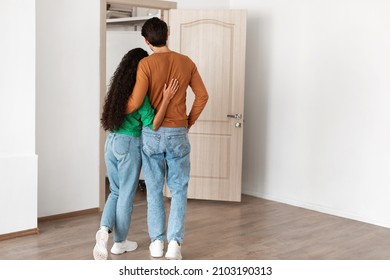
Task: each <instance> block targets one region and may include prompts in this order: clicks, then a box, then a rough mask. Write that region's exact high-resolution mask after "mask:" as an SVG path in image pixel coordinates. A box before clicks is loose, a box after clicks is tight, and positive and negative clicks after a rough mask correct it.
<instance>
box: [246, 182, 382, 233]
mask: <svg viewBox="0 0 390 280" xmlns="http://www.w3.org/2000/svg"><path fill="white" fill-rule="evenodd" d="M242 193H243V194H246V195H251V196H255V197H258V198H263V199H266V200H271V201H275V202H280V203H284V204H288V205H292V206H296V207H301V208H304V209H308V210H313V211H317V212H321V213H324V214H329V215H334V216H337V217H342V218H346V219H350V220H356V221H359V222H364V223H368V224H373V225H376V226H381V227H386V228H390V221H381V220H377V219H372V218H370V217H364V216H359V215H355V214H353V213H349V212H347V211H342V210H339V209H333V208H331V207H327V206H326V205H317V204H313V203H310V202H307V201H298V200H295V199H290V198H288V197H282V196H273V195H269V194H265V193H261V192H257V191H253V190H243V192H242Z"/></svg>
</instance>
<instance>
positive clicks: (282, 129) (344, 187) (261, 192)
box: [230, 0, 390, 227]
mask: <svg viewBox="0 0 390 280" xmlns="http://www.w3.org/2000/svg"><path fill="white" fill-rule="evenodd" d="M230 6H231V8H243V9H248V33H247V34H248V38H247V61H246V62H247V67H246V73H247V80H246V102H245V139H244V143H245V144H244V167H243V180H244V181H243V185H244V192H245V193H247V194H252V195H255V196H259V197H264V198H266V199H271V200H276V201H280V202H285V203H288V204H293V205H297V206H302V207H305V208H309V209H314V210H319V211H323V212H326V213H330V214H335V215H339V216H343V217H347V218H352V219H356V220H361V221H364V222H368V223H373V224H377V225H382V226H386V227H390V203H389V199H388V197H390V188H389V186H390V172H389V167H390V145H389V143H390V110H389V109H388V107H389V104H390V94H389V92H390V79H389V73H390V52H389V49H390V33H389V30H390V18H389V17H388V11H389V10H390V3H389V2H388V1H384V0H383V1H381V0H370V1H368V0H362V1H346V0H345V1H339V0H330V1H329V0H327V1H325V0H323V1H305V0H294V1H283V0H256V1H250V0H231V1H230Z"/></svg>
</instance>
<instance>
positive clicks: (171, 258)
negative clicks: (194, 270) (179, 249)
mask: <svg viewBox="0 0 390 280" xmlns="http://www.w3.org/2000/svg"><path fill="white" fill-rule="evenodd" d="M165 258H166V259H167V260H182V259H183V257H182V256H169V255H165Z"/></svg>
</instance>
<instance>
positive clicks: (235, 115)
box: [227, 114, 242, 119]
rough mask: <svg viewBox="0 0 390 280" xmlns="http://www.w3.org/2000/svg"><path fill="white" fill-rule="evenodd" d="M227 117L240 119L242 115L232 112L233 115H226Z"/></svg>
mask: <svg viewBox="0 0 390 280" xmlns="http://www.w3.org/2000/svg"><path fill="white" fill-rule="evenodd" d="M227 117H228V118H233V119H241V118H242V115H241V114H234V115H227Z"/></svg>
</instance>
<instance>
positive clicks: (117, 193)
mask: <svg viewBox="0 0 390 280" xmlns="http://www.w3.org/2000/svg"><path fill="white" fill-rule="evenodd" d="M104 159H105V162H106V168H107V176H108V179H109V181H110V191H111V192H110V195H109V196H108V198H107V201H106V204H105V206H104V210H103V214H102V218H101V221H100V227H102V226H105V227H108V228H109V230H110V231H113V232H114V242H122V241H124V240H126V237H127V234H128V232H129V228H130V223H131V214H132V212H133V199H134V195H135V193H136V190H137V186H138V180H139V176H140V171H141V138H140V137H132V136H127V135H122V134H115V133H110V134H109V135H108V136H107V139H106V143H105V147H104Z"/></svg>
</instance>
